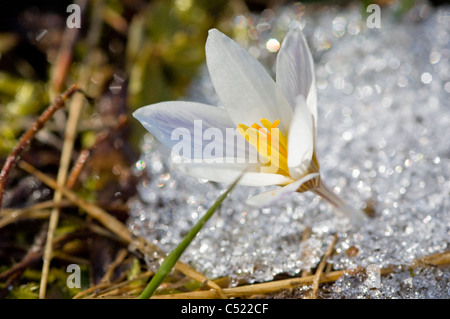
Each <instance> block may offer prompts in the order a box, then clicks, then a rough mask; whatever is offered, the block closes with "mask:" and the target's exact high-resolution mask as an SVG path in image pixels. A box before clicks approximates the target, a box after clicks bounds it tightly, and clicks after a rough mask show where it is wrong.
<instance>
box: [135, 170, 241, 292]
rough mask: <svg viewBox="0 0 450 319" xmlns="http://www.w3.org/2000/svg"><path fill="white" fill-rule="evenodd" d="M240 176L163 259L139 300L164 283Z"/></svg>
mask: <svg viewBox="0 0 450 319" xmlns="http://www.w3.org/2000/svg"><path fill="white" fill-rule="evenodd" d="M241 177H242V175H241V176H239V177H238V178H237V179H236V180H235V181H234V182H233V184H231V185H230V187H228V189H227V190H226V191H225V192H224V193H223V194H222V195H220V196H219V197H218V198H217V200H216V202H215V203H214V204H213V205H212V206H211V207H210V208H209V209H208V211H207V212H206V213H205V215H203V217H202V218H201V219H200V220H199V221H198V222H197V224H195V225H194V226H193V227H192V228H191V230H190V231H189V233H188V234H187V235H186V236H185V237H184V238H183V240H182V241H181V242H180V244H178V246H177V247H176V248H175V249H174V250H173V251H172V252H171V253H170V254H169V255H168V256H167V257H166V259H164V261H163V263H162V264H161V267H160V268H159V269H158V271H157V272H156V274H155V275H154V276H153V278H152V279H151V280H150V282H149V283H148V285H147V287H145V289H144V291H143V292H142V293H141V295H140V296H139V299H148V298H150V297H151V296H152V295H153V293H154V292H155V290H156V289H157V288H158V287H159V285H160V284H161V283H162V282H163V281H164V279H165V278H166V276H167V275H168V274H169V273H170V271H171V270H172V268H173V267H174V266H175V264H176V263H177V261H178V259H179V258H180V257H181V255H182V254H183V252H184V251H185V250H186V248H187V247H188V246H189V244H190V243H191V242H192V240H193V239H194V238H195V236H196V235H197V234H198V232H199V231H200V230H201V229H202V227H203V225H205V224H206V222H207V221H208V220H209V218H211V216H212V215H213V214H214V212H215V211H216V210H217V208H219V206H220V204H222V202H223V201H224V200H225V198H226V197H227V195H228V194H229V193H230V192H231V190H232V189H233V188H234V187H235V186H236V184H237V183H238V182H239V180H240V179H241Z"/></svg>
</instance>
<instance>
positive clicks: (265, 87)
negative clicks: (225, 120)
mask: <svg viewBox="0 0 450 319" xmlns="http://www.w3.org/2000/svg"><path fill="white" fill-rule="evenodd" d="M206 62H207V65H208V70H209V73H210V75H211V80H212V83H213V85H214V88H215V90H216V92H217V95H218V96H219V98H220V100H221V101H222V103H223V105H224V107H225V108H226V109H227V110H228V112H229V114H230V116H231V118H232V119H233V121H234V123H235V124H236V125H238V124H245V125H247V126H251V125H252V124H254V123H260V120H261V118H265V119H268V120H270V121H275V120H276V119H280V121H281V125H280V129H281V132H282V133H286V132H287V129H288V127H289V123H290V119H291V117H292V109H291V108H290V105H289V102H288V101H287V100H286V98H285V97H284V95H283V93H282V92H281V90H280V88H279V87H278V86H277V85H276V83H275V81H274V80H273V79H272V78H271V77H270V75H269V74H268V73H267V71H266V70H265V69H264V67H263V66H262V65H261V64H260V63H259V62H258V61H257V60H256V59H255V58H254V57H253V56H251V55H250V54H249V53H248V52H247V51H246V50H245V49H244V48H242V47H241V46H240V45H238V44H237V43H236V42H234V41H233V40H231V39H230V38H229V37H227V36H226V35H224V34H223V33H221V32H219V31H218V30H216V29H212V30H210V31H209V36H208V40H207V42H206Z"/></svg>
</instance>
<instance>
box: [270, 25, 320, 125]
mask: <svg viewBox="0 0 450 319" xmlns="http://www.w3.org/2000/svg"><path fill="white" fill-rule="evenodd" d="M277 84H278V86H279V87H280V88H281V90H282V91H283V93H284V95H285V96H286V98H287V99H288V101H289V103H291V106H292V107H293V108H295V99H296V97H297V96H299V95H303V96H304V97H305V99H306V103H307V105H308V107H309V109H310V111H311V113H312V114H313V115H314V119H315V120H317V93H316V80H315V73H314V62H313V59H312V55H311V52H310V50H309V48H308V44H307V43H306V40H305V38H304V36H303V33H302V31H301V30H300V29H299V28H297V27H295V28H293V29H291V30H290V31H289V32H288V34H287V35H286V37H285V38H284V40H283V43H282V44H281V48H280V52H279V53H278V56H277Z"/></svg>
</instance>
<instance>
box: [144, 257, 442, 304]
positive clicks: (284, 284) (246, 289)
mask: <svg viewBox="0 0 450 319" xmlns="http://www.w3.org/2000/svg"><path fill="white" fill-rule="evenodd" d="M449 264H450V251H446V252H443V253H438V254H433V255H430V256H427V257H424V258H421V259H419V260H417V261H416V262H415V263H414V264H413V265H411V266H409V267H405V268H406V269H414V268H417V267H420V266H424V265H427V266H430V265H431V266H444V265H449ZM358 271H362V272H364V269H362V268H361V269H360V270H358V269H357V270H354V269H352V270H339V271H332V272H330V273H328V274H322V276H321V277H320V279H319V283H326V282H333V281H336V280H338V279H339V278H340V277H341V276H343V275H345V274H353V273H355V272H358ZM395 271H398V267H386V268H382V269H381V270H380V273H381V275H382V276H386V275H388V274H391V273H393V272H395ZM315 279H316V276H315V275H313V276H308V277H301V278H291V279H283V280H276V281H271V282H266V283H261V284H254V285H248V286H242V287H235V288H224V289H223V293H224V294H225V295H226V296H227V298H236V297H246V296H251V295H256V294H269V293H273V292H276V291H280V290H283V289H292V288H298V287H300V286H305V285H311V284H312V283H313V282H314V280H315ZM152 298H154V299H215V298H219V295H218V294H217V292H216V291H214V290H209V291H194V292H186V293H178V294H170V295H157V296H153V297H152Z"/></svg>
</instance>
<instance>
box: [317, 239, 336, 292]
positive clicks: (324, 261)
mask: <svg viewBox="0 0 450 319" xmlns="http://www.w3.org/2000/svg"><path fill="white" fill-rule="evenodd" d="M337 240H338V236H337V235H334V236H333V240H332V241H331V244H330V246H329V247H328V249H327V251H326V252H325V254H324V255H323V257H322V260H321V261H320V264H319V266H318V267H317V270H316V273H315V274H314V282H313V291H312V296H313V298H317V291H318V290H319V283H320V277H321V276H322V273H323V270H324V269H325V265H326V264H327V261H328V258H329V257H330V256H331V254H332V253H333V250H334V246H335V245H336V243H337Z"/></svg>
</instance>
